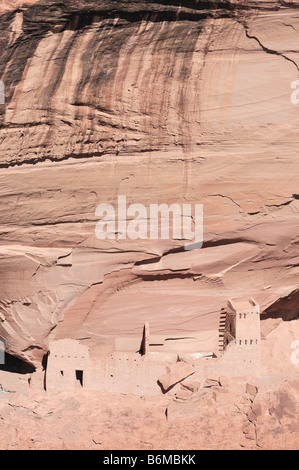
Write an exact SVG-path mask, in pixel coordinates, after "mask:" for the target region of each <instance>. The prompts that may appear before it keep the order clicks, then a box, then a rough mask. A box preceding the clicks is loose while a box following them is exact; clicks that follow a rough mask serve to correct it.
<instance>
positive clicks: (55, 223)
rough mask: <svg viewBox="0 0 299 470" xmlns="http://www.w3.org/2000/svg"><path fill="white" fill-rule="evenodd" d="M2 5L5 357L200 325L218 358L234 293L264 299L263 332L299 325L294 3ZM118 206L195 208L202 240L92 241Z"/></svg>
mask: <svg viewBox="0 0 299 470" xmlns="http://www.w3.org/2000/svg"><path fill="white" fill-rule="evenodd" d="M0 8H1V10H0V80H2V81H3V82H4V85H5V104H3V105H0V149H1V151H0V231H1V238H0V280H1V284H0V317H1V318H0V321H1V323H0V337H1V338H2V340H3V341H4V342H5V344H6V347H7V350H8V352H10V354H12V355H14V356H17V357H19V358H22V359H23V360H25V361H27V362H30V363H32V364H35V365H38V364H40V363H41V360H42V357H43V355H44V353H45V352H46V351H47V349H48V344H49V340H50V339H60V338H65V337H67V338H74V339H80V340H82V341H83V343H85V344H87V345H88V346H90V347H91V346H93V345H97V346H98V345H100V346H102V347H103V348H104V347H106V348H107V349H108V350H109V348H111V349H113V345H114V342H115V341H116V340H117V338H118V337H122V336H128V337H130V336H132V337H134V336H136V334H137V335H139V333H140V331H141V329H142V328H143V324H144V323H145V322H149V323H150V328H151V331H152V332H153V333H154V334H161V333H163V334H164V333H167V334H168V333H169V334H173V333H176V335H178V334H182V336H184V335H186V334H187V333H188V334H189V333H190V332H192V331H194V330H195V331H199V330H201V331H202V332H203V334H204V335H205V337H206V341H205V342H203V343H204V344H203V350H210V348H214V347H215V334H214V332H215V331H216V330H217V328H218V324H219V315H220V310H221V307H223V304H224V303H225V301H226V300H227V299H228V298H245V299H247V298H249V297H254V298H255V300H256V301H257V302H259V304H260V305H261V311H262V312H265V313H264V317H263V315H262V318H265V320H264V322H262V323H263V324H264V326H263V325H262V331H264V334H266V333H268V332H269V331H271V329H273V326H274V325H275V324H277V322H278V321H281V319H284V320H287V319H288V320H292V319H294V318H297V317H298V313H299V312H298V306H297V305H298V302H297V301H296V299H298V272H299V270H298V209H299V193H298V182H299V181H298V180H299V176H298V166H299V165H298V155H297V145H296V144H297V142H298V116H299V115H298V112H299V104H298V105H296V104H295V103H294V99H293V100H292V94H293V98H294V92H295V90H294V87H295V85H296V84H294V82H295V81H296V80H298V78H299V36H298V32H299V15H298V13H299V9H298V8H299V1H292V2H291V1H289V2H287V1H249V2H248V1H246V2H245V1H238V0H235V1H229V0H227V1H220V0H219V1H217V2H213V1H205V2H200V1H196V0H186V1H183V2H179V1H176V0H160V1H158V0H157V1H146V2H145V1H135V2H132V1H129V0H126V1H125V0H123V1H121V0H111V1H110V0H103V1H91V0H90V1H84V2H83V1H79V0H72V1H65V2H63V3H62V2H58V1H54V0H43V1H37V2H36V1H34V0H33V1H30V2H26V4H25V5H24V4H23V3H22V2H20V1H10V2H7V1H6V2H5V3H4V2H1V3H0ZM292 84H293V88H292ZM292 101H293V102H292ZM119 196H125V197H126V198H127V204H128V206H129V205H130V204H133V203H138V204H143V205H144V206H145V207H149V206H150V205H151V204H168V205H170V204H180V205H182V204H193V205H194V204H203V208H204V244H203V247H202V248H201V249H194V250H191V251H188V250H185V249H184V245H185V243H186V240H185V239H184V237H182V238H181V239H179V238H176V239H174V240H161V239H157V240H150V239H142V240H140V239H136V240H132V239H130V238H129V237H123V238H122V237H119V236H117V235H119V234H116V236H115V239H109V240H99V239H98V238H97V237H96V235H95V229H96V225H97V222H98V221H99V217H97V216H96V208H97V206H98V205H100V204H103V203H107V204H111V205H113V206H114V207H115V208H117V202H118V197H119ZM290 302H291V307H289V305H290ZM263 328H264V330H263ZM216 337H217V335H216Z"/></svg>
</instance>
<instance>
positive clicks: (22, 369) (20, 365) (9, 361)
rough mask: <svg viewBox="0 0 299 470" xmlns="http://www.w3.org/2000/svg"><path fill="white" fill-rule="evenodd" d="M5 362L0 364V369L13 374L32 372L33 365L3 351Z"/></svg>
mask: <svg viewBox="0 0 299 470" xmlns="http://www.w3.org/2000/svg"><path fill="white" fill-rule="evenodd" d="M4 359H5V364H0V371H5V372H11V373H13V374H32V373H33V372H35V367H34V366H32V365H31V364H28V363H27V362H25V361H23V360H22V359H20V358H18V357H15V356H12V355H11V354H9V353H7V352H5V356H4Z"/></svg>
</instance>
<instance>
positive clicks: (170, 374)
mask: <svg viewBox="0 0 299 470" xmlns="http://www.w3.org/2000/svg"><path fill="white" fill-rule="evenodd" d="M195 371H196V369H195V367H194V366H193V365H192V364H188V363H187V362H184V361H180V362H177V363H176V364H171V365H169V366H167V367H166V373H165V374H164V375H162V376H160V377H159V379H158V382H159V384H160V385H161V387H162V390H163V392H164V393H166V392H168V391H169V390H170V389H171V388H172V387H173V386H174V385H176V384H177V383H179V382H182V381H183V380H184V379H186V378H187V377H189V376H190V375H192V374H194V373H195Z"/></svg>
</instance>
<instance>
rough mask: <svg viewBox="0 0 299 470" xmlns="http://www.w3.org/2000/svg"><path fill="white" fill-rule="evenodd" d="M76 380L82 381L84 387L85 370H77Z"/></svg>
mask: <svg viewBox="0 0 299 470" xmlns="http://www.w3.org/2000/svg"><path fill="white" fill-rule="evenodd" d="M76 380H77V381H78V382H79V383H80V385H81V387H83V370H76Z"/></svg>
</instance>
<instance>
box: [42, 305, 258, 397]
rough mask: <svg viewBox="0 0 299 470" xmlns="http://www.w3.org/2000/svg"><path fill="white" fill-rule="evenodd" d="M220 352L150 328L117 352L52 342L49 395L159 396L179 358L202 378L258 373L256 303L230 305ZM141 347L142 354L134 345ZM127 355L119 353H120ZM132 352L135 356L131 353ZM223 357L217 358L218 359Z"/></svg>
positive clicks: (222, 324)
mask: <svg viewBox="0 0 299 470" xmlns="http://www.w3.org/2000/svg"><path fill="white" fill-rule="evenodd" d="M219 335H220V349H221V352H220V353H219V352H216V354H214V353H213V352H211V353H207V352H205V353H203V352H201V351H200V350H199V349H198V347H199V345H200V343H199V341H198V336H197V334H196V333H195V334H194V336H190V337H184V338H182V337H175V336H172V337H165V335H164V336H162V335H151V334H150V329H149V324H148V323H146V324H145V325H144V328H143V333H141V335H140V338H133V339H132V338H129V339H126V338H121V339H119V340H118V341H116V348H115V351H114V352H111V353H103V352H100V350H97V349H96V348H94V349H89V347H88V346H86V345H84V344H81V343H80V342H79V341H78V340H73V339H60V340H56V341H52V342H51V344H50V351H49V353H48V360H47V369H46V380H45V384H46V389H47V390H70V389H78V390H79V389H82V388H84V389H87V390H101V391H106V392H111V393H113V392H121V393H128V394H135V393H136V392H137V393H143V394H147V395H155V394H157V393H160V392H161V390H160V388H159V385H158V383H157V378H158V377H159V376H160V375H162V374H163V373H164V372H165V366H166V365H167V364H169V363H175V362H176V361H177V359H178V356H181V357H183V358H184V360H187V361H189V362H192V363H193V364H195V367H196V369H197V372H198V373H200V371H201V369H202V368H204V369H205V370H207V367H208V368H210V370H211V373H213V372H217V373H223V374H226V373H227V374H229V375H230V374H232V375H233V374H234V373H243V372H244V365H247V366H250V367H252V370H255V369H256V368H257V367H258V365H259V360H260V312H259V306H258V305H257V303H256V302H255V301H254V300H253V299H250V300H248V301H245V302H236V301H228V302H227V306H226V308H225V309H222V311H221V317H220V328H219ZM136 344H139V345H140V347H139V348H138V349H136V348H135V349H133V345H136ZM121 346H122V347H123V350H122V351H121V350H119V348H120V347H121ZM130 348H131V350H130ZM216 356H218V357H216Z"/></svg>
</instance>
